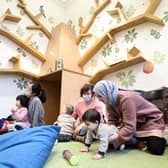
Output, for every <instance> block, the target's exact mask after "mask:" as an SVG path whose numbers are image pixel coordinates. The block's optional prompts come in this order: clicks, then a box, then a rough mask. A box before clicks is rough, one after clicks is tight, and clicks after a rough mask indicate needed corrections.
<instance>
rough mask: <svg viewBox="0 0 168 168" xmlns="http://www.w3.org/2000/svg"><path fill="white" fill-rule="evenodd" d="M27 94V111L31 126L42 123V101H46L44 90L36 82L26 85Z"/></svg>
mask: <svg viewBox="0 0 168 168" xmlns="http://www.w3.org/2000/svg"><path fill="white" fill-rule="evenodd" d="M28 96H30V100H29V105H28V111H29V119H30V123H31V127H36V126H41V125H44V108H43V105H42V103H44V102H45V101H46V95H45V91H44V90H43V89H42V88H41V85H40V84H39V83H38V82H34V83H33V82H31V83H30V84H29V85H28Z"/></svg>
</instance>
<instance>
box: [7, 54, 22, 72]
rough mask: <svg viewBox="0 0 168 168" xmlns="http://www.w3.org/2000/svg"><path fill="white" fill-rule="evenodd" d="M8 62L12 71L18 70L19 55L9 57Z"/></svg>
mask: <svg viewBox="0 0 168 168" xmlns="http://www.w3.org/2000/svg"><path fill="white" fill-rule="evenodd" d="M9 61H10V62H12V64H13V68H14V69H19V68H20V55H17V56H13V57H11V58H10V59H9Z"/></svg>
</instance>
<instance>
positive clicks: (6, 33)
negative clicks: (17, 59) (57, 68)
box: [0, 28, 46, 62]
mask: <svg viewBox="0 0 168 168" xmlns="http://www.w3.org/2000/svg"><path fill="white" fill-rule="evenodd" d="M0 34H1V35H3V36H5V37H7V38H8V39H10V40H12V41H13V42H14V43H16V44H17V45H19V46H20V47H22V48H23V49H25V50H26V51H28V52H29V53H30V54H32V55H33V56H35V57H36V58H38V59H39V60H41V61H43V62H44V61H45V60H46V58H45V56H44V55H42V54H41V53H40V52H39V51H38V50H36V49H34V48H33V47H31V46H30V45H28V44H27V43H26V42H24V41H22V40H21V39H19V38H18V37H17V36H16V35H14V34H12V33H10V32H9V31H6V30H4V29H2V28H0Z"/></svg>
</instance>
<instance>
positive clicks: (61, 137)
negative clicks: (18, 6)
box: [58, 134, 72, 142]
mask: <svg viewBox="0 0 168 168" xmlns="http://www.w3.org/2000/svg"><path fill="white" fill-rule="evenodd" d="M71 140H72V136H71V135H67V134H59V136H58V141H59V142H68V141H71Z"/></svg>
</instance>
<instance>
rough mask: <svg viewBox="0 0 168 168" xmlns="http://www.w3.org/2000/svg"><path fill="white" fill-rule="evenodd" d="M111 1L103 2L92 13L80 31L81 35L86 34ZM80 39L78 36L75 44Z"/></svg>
mask: <svg viewBox="0 0 168 168" xmlns="http://www.w3.org/2000/svg"><path fill="white" fill-rule="evenodd" d="M110 1H111V0H105V1H104V2H103V3H102V4H101V5H100V6H99V7H98V8H97V9H96V10H95V11H94V13H93V15H92V16H91V18H90V20H89V21H88V23H87V24H86V26H85V27H84V26H83V29H82V31H81V34H84V33H86V32H87V31H88V30H89V28H90V27H91V25H92V24H93V22H94V20H95V18H96V16H97V15H98V14H99V13H100V12H101V11H102V10H103V9H104V8H105V7H106V6H107V5H108V4H109V3H110ZM81 39H82V37H81V35H79V37H78V38H77V44H79V43H80V41H81Z"/></svg>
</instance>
